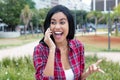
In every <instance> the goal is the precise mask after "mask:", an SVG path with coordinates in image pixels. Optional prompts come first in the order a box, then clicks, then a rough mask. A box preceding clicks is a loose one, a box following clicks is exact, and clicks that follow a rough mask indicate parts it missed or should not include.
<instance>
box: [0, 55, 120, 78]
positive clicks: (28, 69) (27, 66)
mask: <svg viewBox="0 0 120 80" xmlns="http://www.w3.org/2000/svg"><path fill="white" fill-rule="evenodd" d="M97 60H98V58H97V57H96V56H93V57H90V56H87V57H86V58H85V61H86V68H88V66H89V65H90V64H93V63H95V62H96V61H97ZM100 67H101V68H102V69H103V70H104V71H105V74H102V73H99V72H96V73H94V74H92V75H90V76H89V77H88V78H87V80H119V79H120V78H119V74H120V66H119V64H118V63H113V62H108V61H106V60H105V59H103V61H102V62H101V64H100ZM34 74H35V69H34V66H33V60H32V57H30V56H27V57H20V58H13V59H9V58H5V59H3V60H2V61H0V80H35V77H34Z"/></svg>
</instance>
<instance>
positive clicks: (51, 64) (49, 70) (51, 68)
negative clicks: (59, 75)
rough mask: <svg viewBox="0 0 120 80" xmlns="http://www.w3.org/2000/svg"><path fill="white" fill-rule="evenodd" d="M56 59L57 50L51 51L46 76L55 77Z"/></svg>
mask: <svg viewBox="0 0 120 80" xmlns="http://www.w3.org/2000/svg"><path fill="white" fill-rule="evenodd" d="M54 57H55V49H51V50H50V51H49V56H48V60H47V63H46V66H45V69H44V71H43V74H44V75H45V76H54Z"/></svg>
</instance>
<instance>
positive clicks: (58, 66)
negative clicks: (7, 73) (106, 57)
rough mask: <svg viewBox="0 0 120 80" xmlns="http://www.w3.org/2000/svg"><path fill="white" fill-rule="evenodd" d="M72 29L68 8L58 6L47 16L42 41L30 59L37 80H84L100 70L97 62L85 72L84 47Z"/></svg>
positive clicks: (71, 19) (72, 23)
mask: <svg viewBox="0 0 120 80" xmlns="http://www.w3.org/2000/svg"><path fill="white" fill-rule="evenodd" d="M74 33H75V26H74V20H73V17H72V15H71V13H70V11H69V10H68V8H66V7H64V6H62V5H57V6H55V7H53V8H52V9H51V10H50V11H49V12H48V14H47V17H46V19H45V22H44V38H43V39H42V40H41V41H40V43H39V44H38V45H37V46H36V47H35V50H34V55H33V60H34V66H35V69H36V74H35V77H36V80H49V79H51V80H84V79H86V78H87V77H88V76H89V75H90V74H91V73H93V72H96V71H102V70H101V69H100V68H97V66H96V65H97V64H98V63H100V62H101V60H100V61H98V62H97V63H95V64H92V65H91V66H90V67H89V68H88V69H87V70H86V71H85V72H84V65H85V59H84V46H83V44H82V43H81V42H80V41H78V40H76V39H73V38H74Z"/></svg>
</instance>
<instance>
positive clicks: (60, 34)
mask: <svg viewBox="0 0 120 80" xmlns="http://www.w3.org/2000/svg"><path fill="white" fill-rule="evenodd" d="M62 34H63V32H60V31H56V32H54V36H55V38H57V39H60V38H61V37H62Z"/></svg>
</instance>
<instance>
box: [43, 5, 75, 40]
mask: <svg viewBox="0 0 120 80" xmlns="http://www.w3.org/2000/svg"><path fill="white" fill-rule="evenodd" d="M57 12H62V13H64V14H65V15H66V17H67V19H68V25H69V32H68V35H67V39H69V40H70V39H73V38H74V34H75V25H74V19H73V16H72V14H71V12H70V10H69V9H68V8H67V7H65V6H63V5H57V6H54V7H53V8H52V9H51V10H50V11H49V12H48V14H47V16H46V19H45V22H44V34H45V32H46V30H47V29H48V28H49V27H50V22H51V17H52V16H53V15H54V14H55V13H57Z"/></svg>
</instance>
